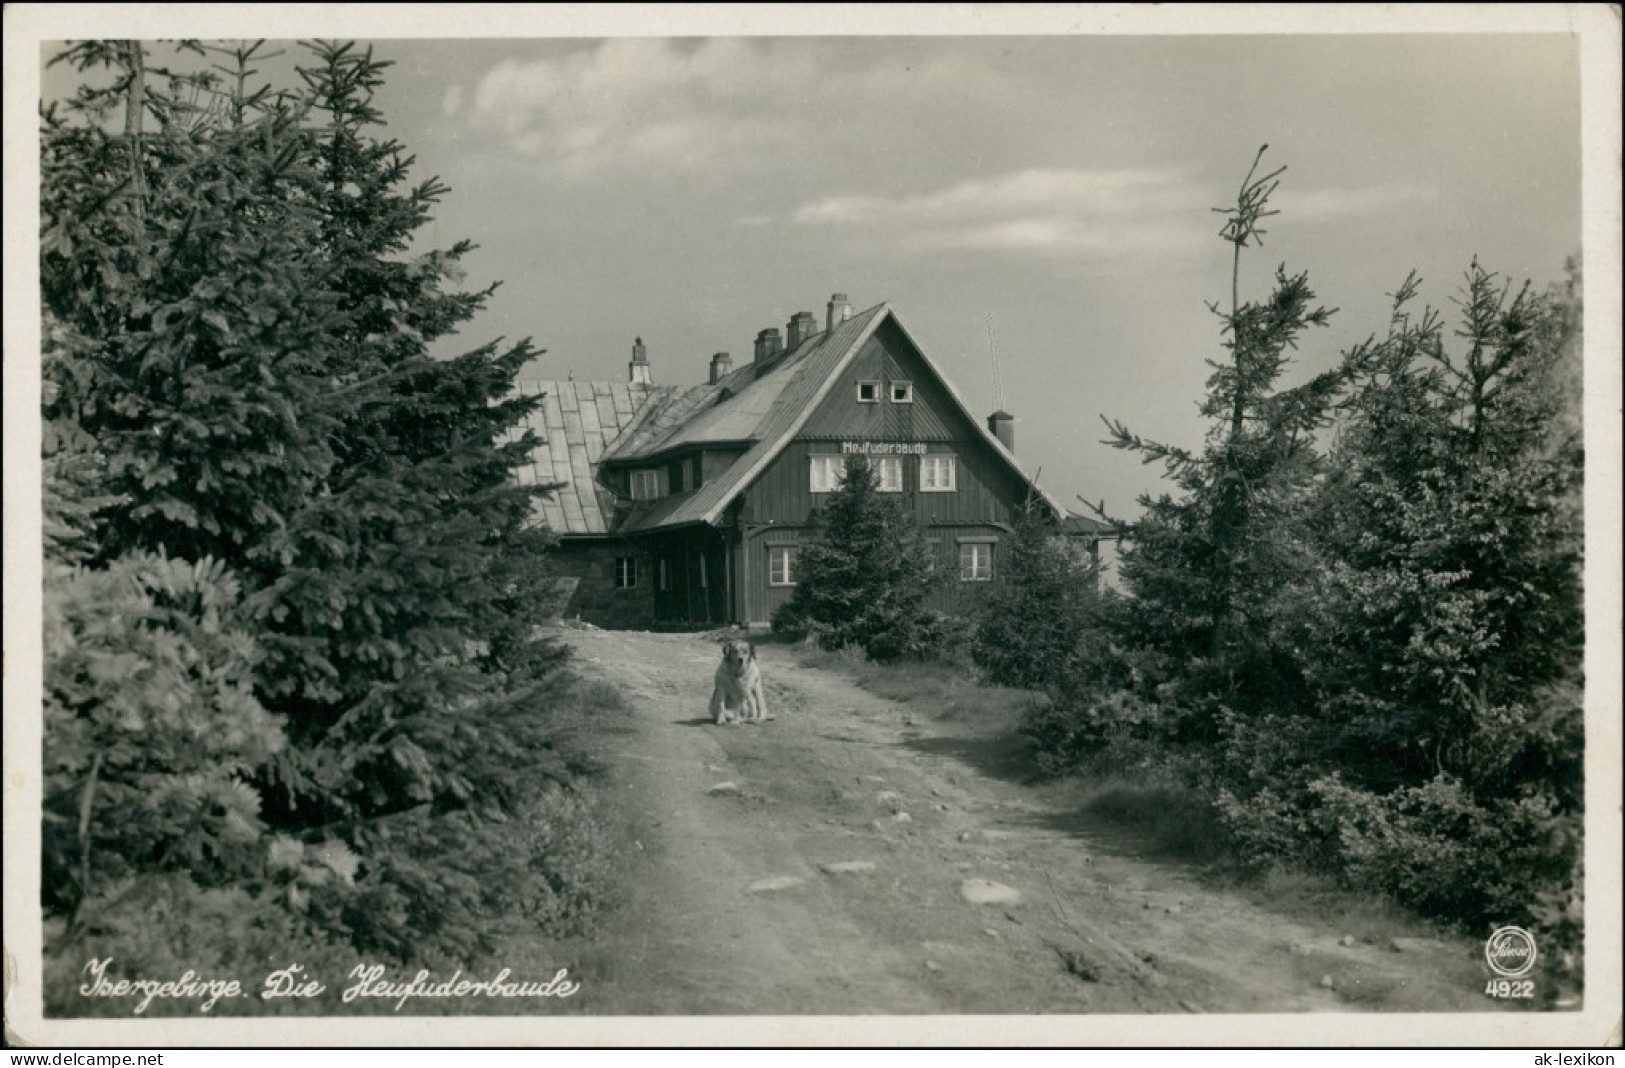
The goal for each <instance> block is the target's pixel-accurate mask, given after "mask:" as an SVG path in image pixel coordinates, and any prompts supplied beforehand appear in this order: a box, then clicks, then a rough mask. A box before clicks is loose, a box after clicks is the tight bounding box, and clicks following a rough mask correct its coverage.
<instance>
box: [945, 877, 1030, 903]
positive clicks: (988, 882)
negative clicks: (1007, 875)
mask: <svg viewBox="0 0 1625 1068" xmlns="http://www.w3.org/2000/svg"><path fill="white" fill-rule="evenodd" d="M959 893H960V896H961V897H963V898H964V899H965V900H966V901H969V902H970V903H971V904H972V905H1014V904H1017V903H1018V902H1020V901H1021V891H1019V890H1017V889H1015V888H1014V887H1010V886H1005V885H1004V884H1003V883H996V882H994V881H993V880H992V879H966V880H965V881H964V882H962V883H960V884H959Z"/></svg>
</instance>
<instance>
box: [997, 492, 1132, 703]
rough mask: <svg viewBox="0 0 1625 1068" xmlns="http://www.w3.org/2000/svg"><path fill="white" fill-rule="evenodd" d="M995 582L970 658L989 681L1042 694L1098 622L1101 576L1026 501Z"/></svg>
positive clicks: (1051, 521)
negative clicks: (1039, 691) (1087, 632)
mask: <svg viewBox="0 0 1625 1068" xmlns="http://www.w3.org/2000/svg"><path fill="white" fill-rule="evenodd" d="M1006 544H1008V545H1009V552H1008V554H1007V555H1006V560H1007V562H1006V564H1005V566H1004V568H1003V577H1002V580H1001V581H1000V582H999V583H996V584H995V585H994V587H993V588H992V589H991V590H989V591H988V592H987V595H986V597H985V598H984V599H983V601H982V604H981V606H980V608H979V610H978V614H977V626H976V636H975V643H974V645H973V646H972V655H973V656H974V658H975V660H976V664H977V666H978V667H980V668H981V669H982V671H983V673H984V674H985V675H986V676H987V678H988V680H989V681H990V682H994V683H998V684H999V685H1002V686H1019V687H1025V688H1029V689H1041V688H1043V687H1045V686H1047V685H1050V684H1051V683H1054V682H1056V681H1057V680H1059V679H1060V678H1061V677H1062V676H1063V675H1064V674H1065V673H1066V671H1067V667H1068V663H1069V662H1070V661H1071V660H1072V659H1073V657H1074V656H1076V655H1077V653H1078V645H1079V642H1080V641H1082V640H1083V636H1084V632H1085V630H1086V629H1087V628H1089V627H1090V626H1091V625H1092V624H1094V623H1095V616H1096V608H1097V605H1098V602H1099V599H1100V598H1099V584H1098V583H1099V576H1098V574H1097V573H1096V569H1095V566H1094V564H1093V563H1092V562H1091V561H1086V560H1084V559H1083V558H1082V557H1081V556H1080V554H1079V551H1078V549H1077V548H1076V547H1074V546H1072V545H1070V544H1068V542H1067V540H1066V539H1065V538H1064V537H1063V536H1062V535H1061V532H1060V529H1059V524H1058V523H1057V522H1056V519H1055V517H1054V516H1053V515H1052V514H1051V513H1050V512H1049V510H1048V509H1047V508H1045V507H1044V506H1042V505H1041V504H1040V503H1039V502H1038V501H1036V500H1033V499H1029V500H1028V502H1027V504H1026V506H1025V507H1023V508H1022V509H1021V512H1020V514H1019V515H1018V516H1017V519H1016V525H1015V534H1014V536H1013V537H1012V538H1010V539H1009V541H1008V542H1007V543H1006Z"/></svg>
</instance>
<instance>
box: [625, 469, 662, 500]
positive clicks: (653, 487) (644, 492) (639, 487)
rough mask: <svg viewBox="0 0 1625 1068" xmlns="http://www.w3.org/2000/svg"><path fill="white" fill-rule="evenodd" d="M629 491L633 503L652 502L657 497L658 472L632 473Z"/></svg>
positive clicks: (658, 487) (658, 485)
mask: <svg viewBox="0 0 1625 1068" xmlns="http://www.w3.org/2000/svg"><path fill="white" fill-rule="evenodd" d="M631 491H632V499H633V500H634V501H652V500H654V499H655V498H657V497H659V496H660V472H659V471H633V472H632V484H631Z"/></svg>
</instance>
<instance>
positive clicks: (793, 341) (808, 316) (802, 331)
mask: <svg viewBox="0 0 1625 1068" xmlns="http://www.w3.org/2000/svg"><path fill="white" fill-rule="evenodd" d="M784 332H785V335H786V336H785V339H784V347H785V348H786V349H788V350H790V351H791V352H794V351H796V350H797V349H799V348H800V347H801V345H802V342H804V341H806V340H807V339H808V338H810V337H812V336H813V335H815V334H817V333H818V320H817V319H814V318H813V313H812V312H809V311H800V312H796V313H795V314H794V315H792V316H791V317H790V323H789V325H788V326H786V327H785V328H784Z"/></svg>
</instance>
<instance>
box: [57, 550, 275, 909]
mask: <svg viewBox="0 0 1625 1068" xmlns="http://www.w3.org/2000/svg"><path fill="white" fill-rule="evenodd" d="M44 608H45V611H44V625H45V644H44V652H45V710H44V717H45V748H44V756H43V761H42V769H43V772H44V775H45V836H44V843H45V849H46V855H45V868H44V871H45V877H46V882H45V886H44V891H45V894H46V897H47V900H48V901H50V902H53V903H55V904H57V905H58V906H60V907H63V908H67V909H70V910H78V908H79V907H80V905H81V904H82V901H83V898H84V897H85V895H87V894H89V893H92V892H93V891H94V889H95V887H96V886H98V885H100V884H101V883H102V882H104V881H107V880H118V879H122V878H124V877H127V876H130V875H132V874H134V873H138V872H144V871H147V872H150V871H185V872H190V873H192V874H193V876H194V877H195V878H197V879H198V880H200V881H201V882H203V883H204V884H206V885H209V884H212V885H219V884H220V883H222V882H224V881H227V880H230V879H233V878H241V877H244V876H247V875H251V874H256V873H258V871H259V870H260V868H261V863H262V857H261V854H260V836H261V834H262V832H263V830H264V825H263V822H262V820H261V818H260V799H259V795H258V794H257V793H256V792H255V791H254V790H253V789H252V788H251V786H250V779H251V777H252V776H253V774H254V773H255V771H256V770H257V769H259V768H260V767H261V766H263V765H264V764H265V763H266V761H268V760H269V759H270V758H271V757H272V755H273V754H275V753H277V752H278V751H280V750H281V749H282V748H283V746H284V739H283V734H282V730H281V727H280V725H279V724H278V723H277V721H276V720H275V718H274V717H272V716H271V714H270V713H268V712H266V710H265V709H264V708H262V707H261V706H260V703H259V701H258V700H256V699H255V696H254V693H253V681H254V676H253V672H254V668H255V666H256V664H257V662H258V659H259V649H258V646H257V644H256V642H255V639H254V635H253V632H252V629H251V627H250V626H249V625H248V620H247V619H246V618H245V615H244V612H243V607H242V598H241V590H240V586H239V584H238V582H237V580H236V579H235V577H233V576H232V575H231V573H230V572H229V571H228V570H227V569H226V568H225V566H224V565H222V564H220V563H219V562H218V561H212V560H204V561H201V562H199V563H197V564H190V563H187V562H185V561H178V560H171V559H169V558H168V557H166V556H163V555H162V554H157V553H142V552H136V553H130V554H127V555H125V556H121V557H119V558H118V559H117V560H115V561H114V563H113V565H112V566H111V567H109V568H105V569H102V568H88V567H72V566H65V565H62V564H52V565H50V566H49V568H48V572H47V583H46V596H45V601H44Z"/></svg>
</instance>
